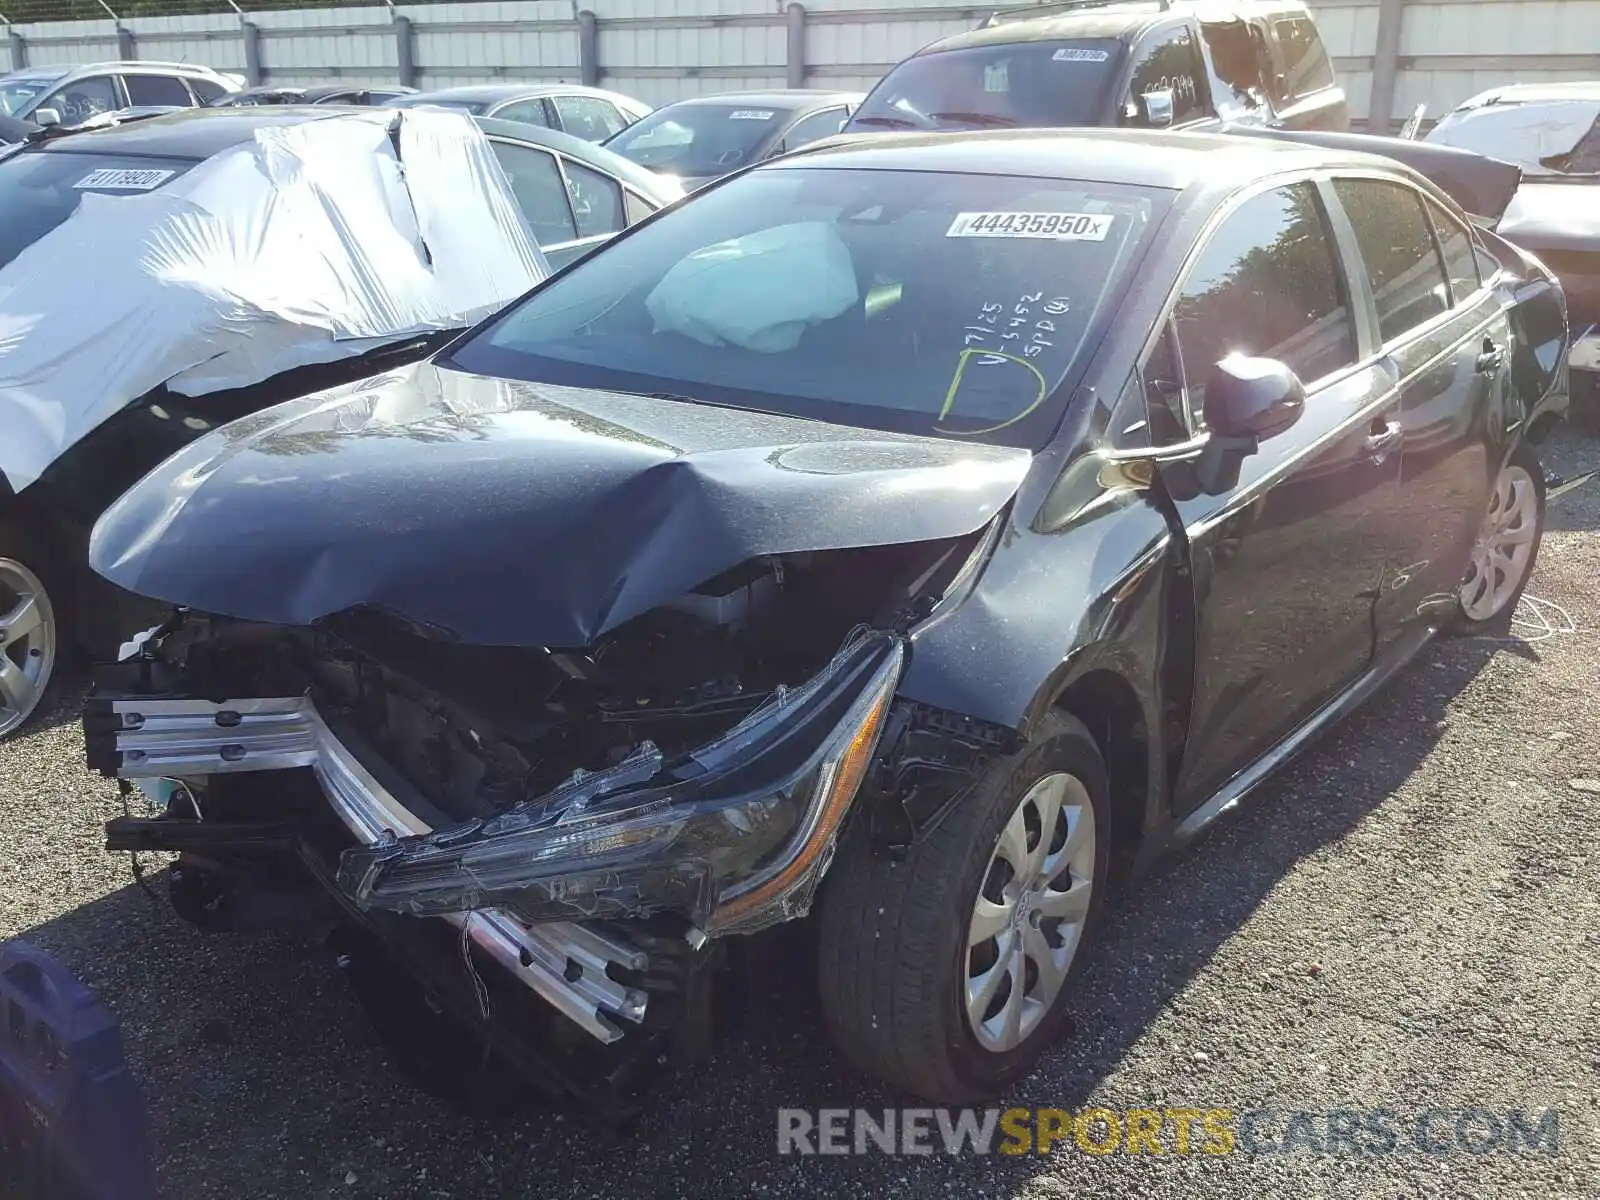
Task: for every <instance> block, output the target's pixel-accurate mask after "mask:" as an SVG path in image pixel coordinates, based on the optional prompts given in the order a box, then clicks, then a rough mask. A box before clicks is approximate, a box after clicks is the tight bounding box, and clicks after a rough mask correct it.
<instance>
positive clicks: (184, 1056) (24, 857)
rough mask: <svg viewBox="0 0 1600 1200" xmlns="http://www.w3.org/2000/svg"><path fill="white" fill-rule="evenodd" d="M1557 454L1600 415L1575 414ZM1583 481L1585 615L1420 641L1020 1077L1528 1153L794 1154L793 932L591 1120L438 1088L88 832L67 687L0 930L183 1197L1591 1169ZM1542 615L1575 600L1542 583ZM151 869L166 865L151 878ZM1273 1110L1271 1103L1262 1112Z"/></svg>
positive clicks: (1206, 1192)
mask: <svg viewBox="0 0 1600 1200" xmlns="http://www.w3.org/2000/svg"><path fill="white" fill-rule="evenodd" d="M1546 459H1547V461H1548V462H1550V464H1551V465H1552V466H1553V467H1554V468H1555V469H1556V470H1558V471H1562V472H1564V473H1566V474H1567V475H1568V476H1569V477H1571V478H1573V479H1579V478H1581V477H1582V475H1583V473H1585V472H1589V471H1594V470H1596V469H1597V468H1600V443H1597V442H1595V441H1593V440H1588V441H1585V440H1581V439H1577V438H1574V437H1570V436H1567V435H1563V437H1562V438H1561V440H1559V441H1557V442H1555V443H1553V444H1552V445H1551V446H1549V447H1547V449H1546ZM1597 581H1600V477H1596V478H1594V479H1592V480H1589V481H1587V482H1580V483H1578V485H1577V486H1576V487H1574V488H1573V489H1572V490H1570V491H1568V492H1567V493H1565V494H1563V495H1560V496H1558V497H1556V498H1555V499H1554V500H1553V501H1552V504H1551V508H1550V518H1549V531H1548V533H1547V534H1546V538H1545V543H1544V550H1543V553H1542V556H1541V559H1540V563H1539V567H1538V572H1537V575H1536V577H1535V579H1534V582H1533V585H1532V588H1531V594H1532V595H1533V596H1535V597H1537V598H1538V599H1539V600H1541V601H1545V602H1550V603H1552V604H1554V605H1558V606H1560V609H1561V610H1564V612H1565V614H1568V615H1570V618H1571V623H1572V625H1573V626H1575V629H1572V628H1570V627H1569V629H1568V631H1567V632H1557V633H1554V634H1551V635H1549V636H1543V635H1537V634H1535V631H1534V630H1533V629H1532V628H1531V627H1530V628H1525V629H1524V632H1526V633H1528V634H1530V636H1529V637H1527V638H1526V639H1519V640H1505V641H1495V642H1490V641H1453V642H1446V643H1442V644H1439V645H1436V646H1435V647H1434V648H1432V649H1431V650H1430V651H1429V652H1428V653H1427V654H1426V655H1425V657H1424V659H1423V660H1422V661H1421V662H1420V663H1419V664H1418V665H1417V666H1416V668H1415V669H1413V670H1412V671H1410V672H1408V673H1407V674H1406V675H1405V676H1404V677H1403V678H1402V679H1401V680H1399V681H1398V682H1397V683H1396V684H1395V685H1394V686H1393V687H1391V688H1390V689H1389V690H1388V691H1387V692H1386V693H1385V694H1384V695H1383V696H1381V697H1380V698H1378V699H1377V700H1376V701H1374V702H1373V703H1372V704H1371V705H1369V706H1368V707H1367V708H1366V709H1365V710H1364V711H1363V712H1361V713H1359V714H1358V715H1357V716H1356V717H1354V718H1353V719H1351V720H1350V721H1348V722H1347V723H1346V724H1345V725H1344V726H1343V727H1342V728H1341V729H1339V730H1338V731H1336V732H1334V733H1332V734H1330V735H1329V736H1328V737H1327V738H1326V739H1324V740H1323V741H1322V742H1321V743H1319V745H1318V746H1317V747H1316V748H1315V749H1314V750H1313V751H1311V752H1310V753H1308V754H1307V755H1306V756H1305V757H1304V758H1303V759H1301V760H1300V761H1299V763H1298V764H1297V765H1295V766H1294V767H1293V768H1292V769H1291V770H1290V771H1289V772H1287V773H1286V774H1285V775H1284V776H1282V777H1281V778H1280V779H1279V780H1278V781H1277V782H1276V783H1274V784H1273V785H1270V786H1268V787H1267V788H1265V789H1263V790H1262V791H1261V792H1260V793H1259V794H1258V796H1257V797H1256V798H1255V799H1254V800H1252V802H1251V803H1250V804H1249V805H1247V807H1246V811H1245V812H1244V813H1243V814H1242V816H1241V817H1240V818H1239V819H1237V820H1235V821H1233V822H1232V823H1231V824H1229V825H1227V826H1226V827H1225V828H1223V829H1221V830H1219V831H1218V832H1217V833H1215V834H1214V835H1212V836H1211V837H1210V838H1209V839H1207V840H1206V841H1205V842H1204V843H1203V844H1202V845H1200V846H1198V847H1196V848H1195V849H1194V850H1193V851H1192V852H1190V853H1189V854H1187V855H1185V856H1184V857H1182V858H1180V859H1178V860H1176V861H1175V862H1174V863H1172V864H1170V865H1169V866H1168V867H1167V868H1166V869H1165V870H1164V871H1163V872H1162V873H1160V874H1158V875H1156V876H1155V877H1151V878H1146V879H1145V880H1143V881H1141V882H1140V883H1138V884H1137V885H1135V886H1134V887H1133V888H1132V889H1130V890H1129V892H1128V893H1127V894H1126V895H1124V896H1122V897H1120V898H1119V900H1118V902H1117V903H1116V905H1115V910H1114V913H1113V915H1112V917H1111V919H1110V920H1109V921H1108V923H1107V926H1106V927H1105V929H1104V937H1103V939H1102V941H1101V943H1100V946H1099V948H1098V950H1097V952H1096V953H1095V954H1094V955H1093V956H1092V958H1091V960H1090V962H1089V964H1088V969H1087V970H1086V972H1085V974H1084V976H1083V978H1082V981H1081V985H1080V987H1079V1001H1078V1003H1079V1007H1080V1010H1081V1020H1080V1032H1079V1034H1078V1036H1077V1037H1076V1038H1074V1039H1072V1040H1071V1041H1069V1042H1067V1043H1065V1044H1063V1045H1062V1046H1060V1047H1059V1048H1058V1049H1056V1050H1055V1051H1054V1052H1053V1053H1052V1054H1051V1055H1050V1056H1049V1057H1048V1059H1047V1061H1046V1062H1045V1064H1044V1065H1043V1067H1042V1069H1041V1070H1040V1071H1039V1072H1038V1073H1037V1074H1036V1075H1035V1076H1034V1077H1033V1078H1031V1079H1030V1080H1029V1081H1028V1082H1027V1084H1026V1085H1025V1086H1024V1087H1023V1088H1022V1089H1020V1090H1019V1092H1018V1094H1017V1095H1015V1096H1013V1097H1010V1098H1009V1100H1010V1101H1011V1102H1014V1103H1032V1104H1041V1105H1051V1106H1060V1107H1067V1108H1078V1107H1082V1106H1085V1105H1088V1104H1099V1105H1105V1106H1108V1107H1112V1108H1126V1107H1135V1106H1142V1105H1154V1106H1168V1107H1170V1106H1175V1105H1193V1106H1198V1107H1226V1108H1231V1109H1235V1110H1242V1109H1247V1108H1251V1107H1256V1106H1271V1107H1274V1108H1277V1109H1279V1110H1293V1109H1301V1110H1314V1111H1319V1112H1320V1111H1325V1110H1327V1109H1330V1108H1339V1107H1349V1108H1371V1107H1378V1106H1387V1107H1390V1108H1393V1109H1395V1110H1396V1111H1397V1112H1399V1113H1401V1114H1407V1113H1417V1112H1419V1111H1421V1110H1424V1109H1427V1108H1430V1107H1449V1108H1467V1107H1473V1106H1478V1107H1483V1108H1488V1109H1499V1110H1504V1109H1507V1108H1513V1107H1521V1108H1524V1109H1526V1110H1528V1111H1530V1112H1537V1111H1538V1110H1541V1109H1545V1108H1549V1107H1554V1108H1556V1109H1558V1110H1559V1112H1560V1122H1561V1126H1560V1128H1561V1134H1562V1139H1563V1148H1562V1151H1561V1153H1559V1154H1557V1155H1554V1156H1547V1155H1544V1154H1530V1153H1526V1152H1525V1153H1521V1154H1508V1153H1501V1154H1491V1155H1483V1156H1474V1155H1467V1154H1461V1153H1457V1154H1454V1155H1451V1156H1447V1157H1443V1158H1428V1157H1425V1156H1420V1155H1418V1154H1415V1153H1412V1154H1396V1155H1392V1156H1385V1157H1365V1158H1357V1157H1348V1156H1329V1155H1319V1154H1314V1153H1310V1152H1308V1151H1305V1150H1296V1151H1295V1152H1293V1153H1283V1154H1278V1155H1272V1156H1245V1155H1239V1154H1235V1155H1232V1156H1228V1157H1220V1158H1202V1157H1198V1156H1193V1157H1184V1158H1178V1157H1176V1156H1171V1155H1169V1156H1167V1157H1164V1158H1159V1159H1158V1158H1154V1157H1149V1156H1143V1155H1132V1156H1130V1155H1115V1156H1112V1157H1104V1158H1102V1157H1090V1156H1087V1155H1084V1154H1081V1153H1078V1152H1076V1151H1073V1150H1070V1149H1068V1150H1061V1149H1058V1150H1057V1152H1056V1153H1054V1154H1053V1155H1051V1156H1049V1157H1044V1158H1041V1157H1027V1158H1020V1159H1019V1158H998V1157H989V1158H978V1157H965V1158H948V1157H936V1158H904V1157H901V1158H890V1157H885V1156H874V1157H865V1158H831V1157H830V1158H821V1157H813V1158H795V1157H782V1158H780V1157H779V1156H778V1155H777V1154H776V1152H775V1127H776V1121H775V1110H776V1109H778V1108H779V1107H780V1106H804V1107H823V1106H839V1107H856V1106H865V1107H869V1108H870V1107H882V1106H883V1105H885V1104H887V1103H890V1101H889V1100H888V1099H887V1098H886V1097H885V1096H883V1095H881V1094H880V1093H878V1092H876V1091H875V1090H873V1089H871V1088H869V1087H867V1086H866V1085H864V1084H863V1083H861V1082H860V1081H859V1080H857V1079H855V1078H852V1077H851V1076H849V1075H848V1074H847V1073H846V1072H845V1071H844V1070H843V1069H842V1068H841V1067H840V1065H839V1064H838V1062H837V1060H836V1059H835V1058H834V1057H833V1056H832V1055H831V1054H830V1052H829V1051H828V1050H827V1049H825V1045H826V1043H825V1039H824V1037H823V1034H822V1031H821V1029H820V1027H819V1024H818V1017H817V1013H816V1007H815V1003H814V1001H813V1000H812V999H811V995H810V976H809V973H808V972H807V970H806V967H805V964H804V961H803V957H802V956H801V955H800V954H798V953H793V954H787V955H785V954H783V953H779V954H778V955H777V957H776V960H775V965H774V968H773V970H772V972H771V974H770V976H769V979H768V982H769V985H770V989H771V994H770V995H769V996H766V997H763V998H762V1002H761V1003H759V1004H755V1005H752V1006H751V1012H750V1013H749V1014H748V1015H747V1016H745V1017H744V1018H743V1019H742V1020H741V1021H740V1022H739V1023H738V1024H737V1025H736V1027H735V1028H734V1029H733V1030H732V1031H730V1033H729V1034H728V1036H727V1037H726V1039H725V1040H724V1042H723V1043H722V1045H721V1048H720V1050H719V1052H718V1053H717V1055H716V1056H715V1057H714V1058H713V1059H711V1060H710V1061H709V1062H706V1063H703V1064H700V1065H698V1066H696V1067H694V1068H691V1069H689V1070H687V1071H686V1072H684V1073H683V1074H682V1075H681V1076H680V1077H679V1078H678V1079H676V1080H674V1081H673V1082H672V1084H671V1085H669V1086H668V1087H667V1089H666V1090H665V1092H664V1094H663V1095H662V1096H661V1099H660V1108H659V1111H658V1114H657V1116H656V1118H655V1120H654V1121H653V1122H652V1123H651V1127H650V1128H649V1129H648V1130H647V1131H646V1132H645V1133H643V1134H642V1135H640V1136H639V1137H637V1138H635V1139H633V1140H630V1141H624V1142H622V1143H620V1144H614V1143H609V1142H608V1141H606V1140H605V1139H603V1138H600V1137H598V1136H597V1135H595V1134H593V1133H591V1132H589V1131H588V1130H587V1129H586V1128H585V1127H584V1126H582V1125H580V1124H579V1123H577V1122H576V1121H574V1120H573V1119H572V1118H570V1117H565V1118H564V1117H562V1116H560V1115H555V1114H551V1113H547V1112H534V1113H531V1114H529V1115H526V1116H524V1117H520V1118H518V1119H515V1120H506V1121H502V1122H497V1123H493V1124H474V1123H472V1122H469V1121H466V1120H463V1119H459V1118H454V1117H450V1116H445V1115H441V1114H440V1113H439V1112H438V1111H437V1110H436V1107H435V1106H434V1105H433V1104H432V1103H431V1102H430V1101H429V1100H428V1099H427V1098H425V1097H422V1096H419V1095H418V1094H416V1093H415V1092H413V1091H411V1090H410V1089H409V1088H408V1087H407V1086H406V1085H405V1084H404V1083H402V1082H401V1081H400V1080H399V1079H398V1078H397V1077H396V1076H395V1074H394V1073H393V1071H392V1070H391V1069H390V1068H389V1067H388V1066H387V1065H386V1062H385V1059H384V1055H383V1052H382V1050H381V1048H380V1047H379V1046H378V1045H377V1044H376V1042H375V1041H374V1039H373V1038H372V1036H371V1035H370V1034H369V1032H368V1030H367V1028H366V1025H365V1023H364V1020H363V1018H362V1016H361V1013H360V1011H359V1010H358V1008H357V1007H356V1004H355V1002H354V1000H353V999H352V997H351V995H350V994H349V992H348V990H347V989H346V987H345V986H344V984H343V982H342V980H341V979H340V978H338V975H337V972H336V971H334V970H333V969H332V967H331V965H330V964H329V962H328V960H327V958H326V956H324V955H318V954H308V953H306V948H305V947H304V946H301V945H298V944H296V943H294V942H291V941H287V940H276V939H261V938H245V937H235V936H204V935H201V934H198V933H196V932H194V931H192V930H190V929H189V928H188V927H187V926H185V925H183V924H182V923H181V922H179V921H178V920H177V919H176V918H175V917H174V916H172V914H171V913H170V912H169V911H167V910H166V909H165V908H164V907H163V906H161V905H157V904H154V903H152V901H151V900H150V899H149V898H148V897H147V896H145V895H144V894H143V893H142V892H140V891H139V890H138V889H137V888H135V887H133V886H131V884H130V879H129V874H128V867H127V863H126V862H125V861H123V860H122V859H113V858H111V857H109V856H107V855H106V854H105V853H104V852H103V851H102V849H101V823H102V821H104V820H105V819H106V818H107V817H108V816H111V815H114V814H115V813H116V812H117V811H118V806H117V802H116V797H115V791H114V789H113V788H112V787H111V786H109V785H108V784H107V783H106V782H105V781H103V780H100V779H98V778H95V777H92V776H90V775H89V774H88V773H87V772H86V771H85V770H84V768H83V767H82V765H81V761H82V751H81V739H80V737H79V734H78V731H77V728H76V725H75V721H74V713H73V711H72V705H71V704H70V703H66V704H63V705H62V708H61V710H60V711H59V712H58V713H57V714H56V716H55V717H54V719H53V720H51V721H49V722H47V723H46V724H45V725H44V726H43V727H42V728H40V729H38V730H37V731H36V732H33V733H32V734H31V735H29V736H26V737H24V738H21V739H20V740H16V741H13V742H11V743H8V744H5V745H0V819H3V821H4V823H5V825H6V827H8V828H9V829H11V830H12V831H13V833H12V837H11V842H10V845H11V850H12V855H13V857H12V862H11V869H10V871H9V872H8V873H7V874H6V875H5V876H4V879H3V882H0V936H10V935H13V934H24V933H25V934H27V935H28V936H29V937H30V938H33V939H35V940H36V941H37V942H39V943H40V944H42V945H43V946H44V947H46V948H47V949H49V950H51V951H53V952H55V953H57V954H59V955H60V956H61V957H62V958H63V959H64V961H65V962H66V963H67V964H68V965H69V966H70V967H71V968H72V969H74V970H75V971H77V972H79V974H80V976H81V977H82V978H83V979H84V981H85V982H86V983H88V984H89V985H90V986H92V987H94V988H95V989H97V991H98V992H99V993H100V995H101V996H102V997H103V998H104V999H105V1000H106V1001H107V1002H108V1003H109V1004H110V1005H111V1007H112V1008H113V1009H114V1010H115V1012H116V1013H117V1015H118V1016H119V1018H120V1019H121V1020H122V1022H123V1028H124V1031H125V1036H126V1039H127V1044H128V1053H129V1057H130V1060H131V1063H132V1065H133V1067H134V1069H135V1071H136V1072H137V1074H138V1076H139V1077H140V1079H141V1081H142V1083H143V1086H144V1088H145V1090H146V1094H147V1096H148V1100H149V1103H150V1106H151V1109H152V1115H153V1122H154V1127H155V1134H156V1137H157V1139H158V1142H159V1149H158V1169H159V1173H160V1177H161V1180H162V1185H163V1189H164V1194H165V1195H168V1196H172V1197H180V1196H181V1197H206V1196H226V1197H228V1198H229V1200H243V1198H245V1197H268V1196H271V1197H288V1196H293V1197H301V1196H304V1197H430V1198H431V1197H458V1198H466V1197H480V1196H506V1195H518V1196H521V1195H539V1196H621V1195H627V1196H641V1195H650V1196H684V1197H710V1196H723V1195H728V1196H731V1195H749V1194H752V1193H757V1194H773V1195H786V1196H810V1195H816V1196H833V1195H838V1194H862V1195H898V1196H929V1195H952V1196H972V1195H984V1196H1000V1195H1005V1196H1021V1197H1028V1198H1039V1200H1043V1198H1046V1197H1066V1196H1069V1195H1071V1196H1141V1197H1163V1196H1172V1197H1179V1196H1182V1197H1210V1196H1218V1197H1221V1196H1227V1197H1238V1196H1250V1197H1279V1196H1283V1197H1296V1198H1297V1200H1298V1198H1301V1197H1306V1196H1339V1197H1362V1198H1364V1197H1373V1198H1377V1197H1384V1198H1388V1197H1400V1196H1405V1197H1435V1196H1437V1197H1461V1196H1470V1197H1499V1196H1506V1197H1530V1198H1538V1200H1557V1198H1559V1200H1569V1198H1570V1200H1596V1198H1597V1197H1600V1098H1597V1097H1600V973H1597V972H1600V854H1597V851H1596V845H1597V844H1600V795H1596V794H1595V793H1594V792H1593V791H1592V790H1584V789H1585V787H1587V786H1588V785H1587V784H1586V782H1585V781H1593V780H1600V734H1597V731H1600V700H1597V698H1596V684H1597V682H1600V597H1597V595H1596V584H1597ZM1524 611H1525V613H1529V614H1530V615H1532V614H1533V613H1535V612H1536V611H1542V612H1545V613H1547V614H1549V615H1551V616H1552V617H1554V618H1555V620H1556V623H1557V624H1558V625H1559V624H1560V623H1561V616H1562V614H1561V612H1560V611H1558V610H1556V609H1552V608H1549V607H1545V606H1541V605H1539V604H1531V605H1529V606H1526V607H1525V610H1524ZM157 882H158V883H159V882H160V881H159V880H158V881H157ZM1279 1128H1280V1129H1281V1126H1279Z"/></svg>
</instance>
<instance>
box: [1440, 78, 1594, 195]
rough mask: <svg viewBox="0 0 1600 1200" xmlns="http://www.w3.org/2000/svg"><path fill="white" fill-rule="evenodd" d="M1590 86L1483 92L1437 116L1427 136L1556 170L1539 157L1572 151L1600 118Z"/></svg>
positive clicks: (1537, 169) (1527, 168)
mask: <svg viewBox="0 0 1600 1200" xmlns="http://www.w3.org/2000/svg"><path fill="white" fill-rule="evenodd" d="M1573 90H1574V91H1576V89H1573ZM1592 91H1593V93H1594V94H1593V95H1589V96H1584V95H1578V94H1573V95H1563V94H1562V92H1561V91H1559V90H1557V89H1555V88H1548V89H1543V90H1535V89H1531V88H1530V89H1526V90H1524V91H1520V92H1519V91H1518V90H1517V89H1515V88H1511V89H1497V90H1495V91H1490V92H1484V93H1482V94H1480V95H1477V96H1474V97H1473V98H1472V99H1470V100H1468V101H1466V102H1465V103H1464V104H1462V105H1460V106H1459V107H1457V108H1456V109H1454V110H1452V111H1451V112H1448V113H1446V114H1445V115H1444V116H1443V117H1441V118H1440V119H1439V123H1438V124H1437V125H1435V126H1434V127H1433V128H1432V129H1431V130H1430V131H1429V132H1428V136H1427V140H1428V141H1430V142H1439V143H1442V144H1444V145H1446V146H1456V147H1459V148H1460V149H1462V150H1471V151H1473V152H1474V153H1476V154H1486V155H1488V156H1490V157H1491V158H1499V159H1503V160H1504V161H1506V162H1513V163H1516V164H1517V165H1518V166H1520V167H1521V168H1522V169H1523V171H1524V172H1526V173H1528V174H1556V173H1557V172H1555V171H1553V170H1552V169H1551V168H1550V167H1547V166H1545V165H1544V162H1543V160H1544V159H1546V158H1554V157H1558V156H1560V155H1563V154H1570V153H1571V152H1572V150H1573V148H1574V147H1575V146H1577V144H1578V142H1579V141H1580V140H1581V139H1582V138H1583V137H1584V135H1585V134H1587V133H1588V132H1589V130H1590V129H1592V128H1594V124H1595V121H1596V119H1597V118H1600V87H1594V88H1592Z"/></svg>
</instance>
